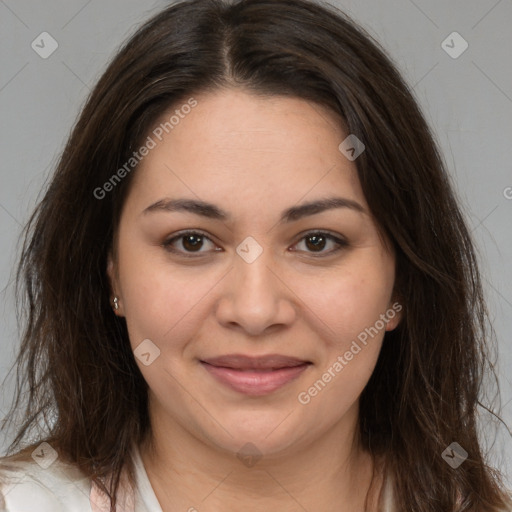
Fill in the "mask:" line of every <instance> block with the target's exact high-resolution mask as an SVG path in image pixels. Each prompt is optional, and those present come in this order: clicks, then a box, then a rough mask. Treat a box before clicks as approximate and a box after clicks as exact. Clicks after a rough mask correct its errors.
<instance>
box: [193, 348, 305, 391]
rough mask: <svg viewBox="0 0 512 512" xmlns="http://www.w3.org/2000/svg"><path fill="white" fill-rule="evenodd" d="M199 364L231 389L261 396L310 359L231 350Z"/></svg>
mask: <svg viewBox="0 0 512 512" xmlns="http://www.w3.org/2000/svg"><path fill="white" fill-rule="evenodd" d="M201 364H202V365H203V367H204V368H205V369H206V370H207V371H208V372H209V373H210V375H212V376H213V377H214V378H215V379H216V380H217V381H219V382H220V383H222V384H224V385H226V386H228V387H230V388H231V389H234V390H235V391H238V392H239V393H243V394H246V395H252V396H262V395H266V394H269V393H272V392H274V391H276V390H278V389H279V388H281V387H283V386H284V385H285V384H287V383H289V382H291V381H292V380H295V379H297V378H298V377H299V376H300V375H301V374H302V372H304V371H305V370H306V369H307V368H308V367H309V366H310V365H311V364H312V363H311V362H310V361H305V360H303V359H298V358H295V357H289V356H283V355H279V354H270V355H266V356H262V357H250V356H245V355H242V354H232V355H226V356H220V357H214V358H210V359H206V360H203V361H201Z"/></svg>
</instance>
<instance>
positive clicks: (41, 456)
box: [32, 442, 59, 469]
mask: <svg viewBox="0 0 512 512" xmlns="http://www.w3.org/2000/svg"><path fill="white" fill-rule="evenodd" d="M58 456H59V455H58V454H57V452H56V451H55V450H54V449H53V448H52V447H51V446H50V445H49V444H48V443H46V442H44V443H41V444H40V445H39V446H38V447H37V448H36V449H35V450H34V451H33V452H32V458H33V459H34V460H35V461H36V462H37V463H38V464H39V465H40V466H41V467H42V468H43V469H48V468H49V467H50V466H51V465H52V464H53V463H54V462H55V461H56V460H57V458H58Z"/></svg>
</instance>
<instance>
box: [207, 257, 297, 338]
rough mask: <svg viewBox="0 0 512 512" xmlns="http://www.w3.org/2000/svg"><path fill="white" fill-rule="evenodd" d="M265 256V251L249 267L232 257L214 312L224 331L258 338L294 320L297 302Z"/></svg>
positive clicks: (281, 273) (282, 278)
mask: <svg viewBox="0 0 512 512" xmlns="http://www.w3.org/2000/svg"><path fill="white" fill-rule="evenodd" d="M267 254H268V251H264V252H263V253H262V254H261V255H260V256H259V257H258V258H257V259H256V260H255V261H253V262H252V263H248V262H247V261H245V260H244V259H243V258H241V257H239V256H238V255H236V256H235V261H234V267H233V268H232V269H231V271H230V272H229V273H228V275H227V276H226V280H225V284H224V286H225V288H224V289H223V292H222V296H221V298H220V299H219V302H218V304H217V309H216V316H217V320H218V321H219V323H221V324H222V325H223V326H224V327H229V328H231V329H233V328H237V329H239V330H242V331H244V332H245V333H246V334H248V335H250V336H260V335H262V334H264V333H265V334H266V333H268V332H270V331H274V330H276V329H278V328H279V326H280V327H281V328H284V326H289V325H291V324H292V323H293V321H294V320H295V318H296V315H297V298H296V296H295V294H294V293H293V291H292V289H291V288H290V283H287V282H286V281H287V280H286V276H284V275H283V272H282V270H281V271H280V268H279V267H278V265H275V264H274V263H273V262H272V261H271V258H269V257H268V256H267Z"/></svg>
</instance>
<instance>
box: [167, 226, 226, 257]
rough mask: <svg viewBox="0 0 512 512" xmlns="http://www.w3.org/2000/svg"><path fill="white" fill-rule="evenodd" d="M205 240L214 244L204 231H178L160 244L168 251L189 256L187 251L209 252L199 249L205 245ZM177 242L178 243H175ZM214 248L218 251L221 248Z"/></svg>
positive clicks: (191, 252) (190, 252)
mask: <svg viewBox="0 0 512 512" xmlns="http://www.w3.org/2000/svg"><path fill="white" fill-rule="evenodd" d="M205 241H208V242H209V243H210V244H212V245H214V244H213V242H212V240H211V239H210V238H209V237H207V236H206V235H205V234H204V233H201V232H200V231H182V232H181V233H178V234H177V235H175V236H173V237H172V238H169V239H168V240H166V241H165V242H164V243H163V244H162V246H163V247H164V248H165V249H166V250H168V251H169V252H174V253H179V254H181V255H183V256H186V257H190V256H188V255H187V253H189V254H193V253H205V252H209V251H201V249H202V248H203V247H204V245H205ZM177 242H179V243H178V244H177ZM176 245H179V246H181V247H180V248H176ZM214 250H215V251H219V250H222V249H220V248H219V247H218V248H216V249H214ZM191 257H193V256H191Z"/></svg>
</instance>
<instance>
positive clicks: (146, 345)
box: [133, 339, 160, 366]
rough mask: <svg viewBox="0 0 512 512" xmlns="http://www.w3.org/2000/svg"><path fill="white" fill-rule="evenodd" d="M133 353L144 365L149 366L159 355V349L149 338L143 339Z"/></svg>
mask: <svg viewBox="0 0 512 512" xmlns="http://www.w3.org/2000/svg"><path fill="white" fill-rule="evenodd" d="M133 353H134V354H135V356H136V357H137V359H139V361H140V362H141V363H142V364H143V365H144V366H149V365H150V364H151V363H152V362H153V361H154V360H155V359H156V358H157V357H158V356H159V355H160V349H159V348H158V347H157V346H156V345H155V344H154V343H153V342H152V341H151V340H149V339H145V340H144V341H143V342H142V343H140V345H139V346H138V347H137V348H136V349H135V350H134V351H133Z"/></svg>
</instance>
